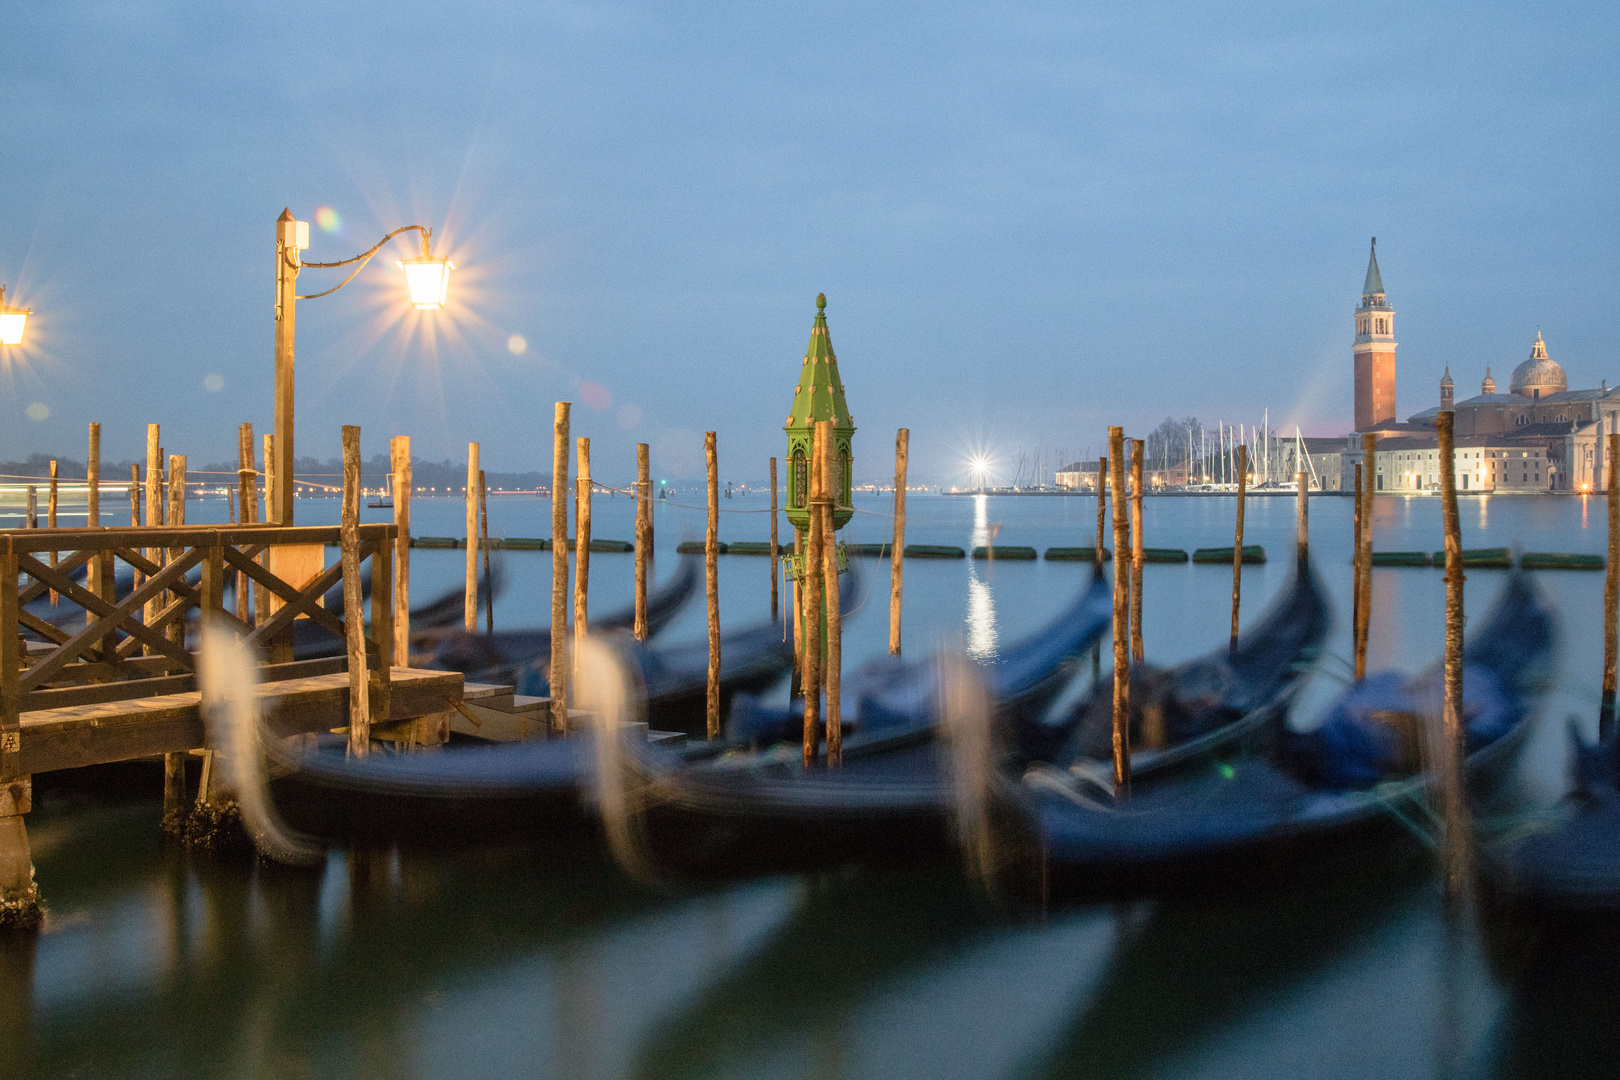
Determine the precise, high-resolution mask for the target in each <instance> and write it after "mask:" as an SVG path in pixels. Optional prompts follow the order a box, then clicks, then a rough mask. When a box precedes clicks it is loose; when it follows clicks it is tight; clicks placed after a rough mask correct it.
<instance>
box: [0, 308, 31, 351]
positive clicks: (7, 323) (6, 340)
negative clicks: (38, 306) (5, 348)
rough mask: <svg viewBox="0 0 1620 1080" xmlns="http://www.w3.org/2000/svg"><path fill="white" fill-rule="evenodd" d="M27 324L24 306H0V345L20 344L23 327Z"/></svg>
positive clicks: (26, 311) (26, 312)
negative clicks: (19, 307) (20, 307)
mask: <svg viewBox="0 0 1620 1080" xmlns="http://www.w3.org/2000/svg"><path fill="white" fill-rule="evenodd" d="M27 325H28V310H27V309H26V308H23V309H18V308H0V345H21V344H22V339H23V328H24V327H25V326H27Z"/></svg>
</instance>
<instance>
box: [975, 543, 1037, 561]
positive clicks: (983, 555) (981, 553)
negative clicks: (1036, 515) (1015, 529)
mask: <svg viewBox="0 0 1620 1080" xmlns="http://www.w3.org/2000/svg"><path fill="white" fill-rule="evenodd" d="M991 550H992V549H991V548H988V547H976V548H974V549H973V557H974V558H975V559H988V558H991V557H992V556H991V554H990V552H991ZM994 550H995V556H994V557H995V558H997V559H1014V560H1019V561H1027V562H1032V561H1034V560H1035V559H1036V558H1037V556H1036V553H1035V549H1034V548H1032V547H1016V546H1014V547H1003V546H1002V545H1000V544H997V545H996V546H995V548H994Z"/></svg>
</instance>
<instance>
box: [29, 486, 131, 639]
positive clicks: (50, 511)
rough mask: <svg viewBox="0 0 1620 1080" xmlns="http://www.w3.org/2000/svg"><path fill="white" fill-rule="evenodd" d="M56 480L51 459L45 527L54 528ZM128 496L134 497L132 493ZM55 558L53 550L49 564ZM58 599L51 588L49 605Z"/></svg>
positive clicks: (52, 562) (54, 561)
mask: <svg viewBox="0 0 1620 1080" xmlns="http://www.w3.org/2000/svg"><path fill="white" fill-rule="evenodd" d="M56 482H57V471H56V462H54V461H52V462H51V489H50V491H49V492H48V493H47V494H46V497H45V527H46V528H47V529H54V528H56ZM130 497H131V498H134V496H133V494H132V495H131V496H130ZM135 524H137V525H139V524H140V522H139V521H137V522H136V523H135ZM56 558H57V553H56V552H54V551H53V552H51V565H52V566H55V565H56ZM135 587H136V588H137V589H138V588H140V581H139V580H137V581H136V583H135ZM59 599H60V598H59V597H58V596H57V593H56V590H55V589H52V590H51V607H56V606H57V601H58V600H59Z"/></svg>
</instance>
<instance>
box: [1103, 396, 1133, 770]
mask: <svg viewBox="0 0 1620 1080" xmlns="http://www.w3.org/2000/svg"><path fill="white" fill-rule="evenodd" d="M1108 461H1109V463H1110V471H1109V484H1110V486H1111V487H1112V488H1113V497H1114V798H1115V800H1117V801H1119V802H1124V801H1125V800H1126V799H1128V798H1130V796H1131V649H1130V632H1131V631H1130V619H1131V615H1130V603H1131V574H1130V569H1129V567H1128V566H1127V565H1126V564H1125V560H1124V558H1123V553H1124V552H1126V551H1129V550H1130V547H1131V525H1130V518H1129V517H1128V516H1127V503H1126V501H1125V500H1126V495H1125V429H1124V428H1118V427H1111V428H1109V429H1108ZM1100 479H1101V477H1100V476H1099V480H1100Z"/></svg>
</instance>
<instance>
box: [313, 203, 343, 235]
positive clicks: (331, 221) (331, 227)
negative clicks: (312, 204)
mask: <svg viewBox="0 0 1620 1080" xmlns="http://www.w3.org/2000/svg"><path fill="white" fill-rule="evenodd" d="M315 224H317V225H319V226H320V227H321V231H322V232H328V233H335V232H338V231H339V230H341V229H342V228H343V219H342V218H341V217H339V216H338V212H337V211H336V210H334V209H332V208H331V207H330V206H317V207H316V208H315Z"/></svg>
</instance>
